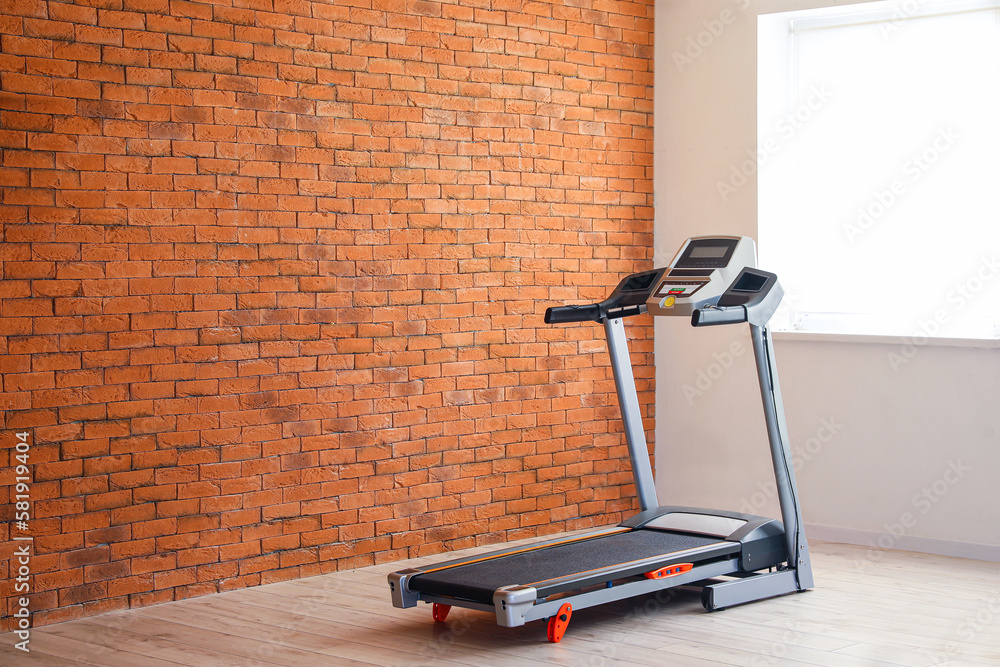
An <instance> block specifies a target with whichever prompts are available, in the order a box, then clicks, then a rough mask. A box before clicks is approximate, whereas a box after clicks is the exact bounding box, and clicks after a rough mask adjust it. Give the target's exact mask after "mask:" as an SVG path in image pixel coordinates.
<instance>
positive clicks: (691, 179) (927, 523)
mask: <svg viewBox="0 0 1000 667" xmlns="http://www.w3.org/2000/svg"><path fill="white" fill-rule="evenodd" d="M831 4H851V3H848V2H824V1H823V0H809V1H806V0H799V1H796V0H749V1H747V0H659V1H658V2H657V3H656V107H655V166H654V169H655V173H654V192H655V202H656V222H655V243H656V260H657V264H658V265H663V264H664V263H665V262H667V261H669V259H670V258H671V256H672V255H673V253H674V252H675V250H676V249H677V248H678V247H679V245H680V243H681V242H682V241H683V240H684V239H685V238H687V237H688V236H695V235H703V234H716V233H717V234H742V235H749V236H753V237H755V238H756V236H757V233H756V232H757V230H756V225H757V222H756V221H757V198H756V182H755V180H754V179H753V178H752V177H751V178H750V179H749V181H748V182H747V184H746V185H745V186H743V187H741V188H739V189H738V191H737V192H736V193H735V194H732V195H731V196H729V197H728V199H727V200H726V201H723V198H722V197H721V196H720V194H719V192H718V190H717V187H716V183H717V182H718V181H720V180H727V179H728V178H729V175H730V170H731V169H732V167H733V165H739V164H740V163H742V162H743V161H745V160H746V159H747V156H748V151H749V152H752V151H753V150H754V148H755V147H756V51H757V45H756V29H757V19H756V16H757V14H759V13H767V12H773V11H788V10H793V9H807V8H810V7H817V6H822V5H831ZM699 42H700V44H699ZM861 159H863V157H862V158H861ZM762 268H765V269H766V268H767V267H762ZM845 268H848V267H845ZM779 278H780V276H779ZM656 326H657V329H656V397H657V398H656V401H657V406H656V407H657V412H656V414H657V421H656V463H657V466H656V468H657V469H656V482H657V490H658V493H659V496H660V502H661V503H663V504H686V505H702V506H708V507H720V508H729V509H736V510H739V509H743V510H744V511H753V512H757V513H760V514H765V515H771V516H777V512H778V510H777V502H776V500H775V499H774V498H773V494H771V493H769V491H768V485H769V484H771V483H772V482H773V474H772V472H771V469H770V461H769V457H768V455H767V451H768V450H767V439H766V434H765V430H764V424H763V415H762V410H761V407H760V395H759V390H758V388H757V384H756V378H755V375H754V367H753V353H752V350H751V349H750V341H749V334H748V332H747V330H746V329H745V328H742V327H740V328H737V327H719V328H715V329H704V330H694V329H692V328H691V326H690V324H689V323H688V322H687V321H685V320H683V318H676V319H673V318H658V319H657V323H656ZM787 336H792V334H789V335H787ZM900 345H901V344H900V342H898V341H896V342H884V343H883V342H863V343H854V342H842V341H841V342H838V341H833V340H829V339H827V340H804V339H802V338H798V339H794V338H793V339H789V338H788V337H786V338H781V339H778V340H777V343H776V351H777V356H778V368H779V370H780V373H781V382H782V389H783V393H784V398H785V409H786V413H787V418H788V426H789V432H790V437H791V442H792V447H793V449H794V450H796V452H797V457H796V458H797V459H798V460H797V465H798V473H797V474H798V477H799V488H800V493H801V497H802V504H803V512H804V516H805V521H806V524H807V526H808V528H809V534H810V535H812V536H813V537H818V538H827V539H837V540H841V541H846V542H854V543H858V544H869V543H872V544H878V545H881V546H883V547H891V548H902V549H912V550H920V551H928V552H935V553H945V554H953V555H968V556H973V557H979V558H988V559H991V560H1000V446H998V445H1000V350H997V349H983V348H958V347H942V346H933V345H926V346H923V347H920V348H919V349H918V351H917V354H916V355H915V356H914V357H913V359H912V360H911V361H909V363H906V364H905V365H903V366H901V367H899V368H898V369H896V370H894V369H893V368H892V366H891V364H890V361H889V355H890V354H891V353H897V354H898V353H899V352H900ZM734 346H735V347H734ZM734 352H735V354H734ZM761 489H764V490H763V491H762V490H761ZM893 533H895V534H893ZM879 556H880V551H879V550H878V549H872V550H870V551H869V559H870V561H871V562H877V561H878V559H879Z"/></svg>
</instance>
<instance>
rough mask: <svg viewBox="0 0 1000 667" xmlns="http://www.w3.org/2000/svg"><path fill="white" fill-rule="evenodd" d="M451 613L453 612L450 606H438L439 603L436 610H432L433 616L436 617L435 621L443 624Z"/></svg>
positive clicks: (435, 606)
mask: <svg viewBox="0 0 1000 667" xmlns="http://www.w3.org/2000/svg"><path fill="white" fill-rule="evenodd" d="M449 611H451V605H450V604H438V603H437V602H435V603H434V608H433V609H431V614H432V615H433V616H434V620H435V621H442V622H443V621H444V619H446V618H448V612H449Z"/></svg>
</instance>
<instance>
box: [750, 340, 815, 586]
mask: <svg viewBox="0 0 1000 667" xmlns="http://www.w3.org/2000/svg"><path fill="white" fill-rule="evenodd" d="M750 338H751V340H752V341H753V352H754V357H755V358H756V361H757V378H758V379H759V380H760V394H761V399H762V400H763V402H764V422H765V424H766V425H767V439H768V441H769V443H770V445H771V460H772V462H773V464H774V481H775V484H776V486H777V490H778V502H779V504H780V505H781V521H782V523H783V524H784V528H785V544H786V546H787V549H788V565H789V566H790V567H792V568H793V569H794V570H795V573H796V580H797V583H798V588H799V590H806V589H809V588H812V587H813V575H812V564H811V563H810V561H809V546H808V543H807V542H806V538H805V532H804V530H803V529H802V510H801V508H800V507H799V499H798V492H797V490H796V489H797V487H796V484H795V468H794V465H793V464H792V453H791V449H790V448H789V445H788V426H787V425H786V423H785V408H784V405H783V404H782V402H781V387H780V386H779V385H778V372H777V368H776V367H775V361H774V343H773V342H772V340H771V335H770V331H768V329H767V327H766V326H757V325H755V324H751V325H750Z"/></svg>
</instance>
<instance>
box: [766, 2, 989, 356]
mask: <svg viewBox="0 0 1000 667" xmlns="http://www.w3.org/2000/svg"><path fill="white" fill-rule="evenodd" d="M758 31H759V35H758V44H759V46H758V52H759V53H758V55H759V58H758V110H757V111H758V115H757V122H758V130H757V131H758V136H757V141H758V149H757V155H756V157H755V162H756V165H757V169H758V172H759V174H758V176H759V180H758V185H759V200H758V201H759V217H758V224H759V254H760V264H761V266H767V267H769V268H772V270H774V271H775V272H776V273H777V274H778V275H779V276H781V281H782V284H783V285H784V287H785V290H786V292H787V293H788V296H787V298H786V302H787V304H788V306H787V307H785V308H784V309H783V311H782V312H781V313H780V315H781V318H780V320H778V321H777V322H776V327H775V329H776V330H778V331H807V332H826V333H841V334H869V335H883V334H884V335H894V336H907V337H910V336H919V337H929V338H934V337H944V338H962V339H977V338H978V339H996V338H998V337H1000V2H997V1H996V0H992V1H990V2H985V1H982V0H979V1H977V2H962V1H951V2H940V1H939V2H932V1H930V0H924V1H920V0H898V1H895V2H875V3H865V4H857V5H851V6H841V7H829V8H825V9H820V10H807V11H797V12H788V13H781V14H770V15H764V16H761V17H760V19H759V24H758ZM751 162H754V161H753V160H751Z"/></svg>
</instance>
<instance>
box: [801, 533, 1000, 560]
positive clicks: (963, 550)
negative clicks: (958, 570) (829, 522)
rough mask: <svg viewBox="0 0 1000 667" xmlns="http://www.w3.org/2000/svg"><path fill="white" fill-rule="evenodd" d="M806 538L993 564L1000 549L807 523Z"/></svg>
mask: <svg viewBox="0 0 1000 667" xmlns="http://www.w3.org/2000/svg"><path fill="white" fill-rule="evenodd" d="M806 537H808V538H813V539H817V540H824V541H827V542H840V543H842V544H856V545H858V546H862V547H873V548H882V549H894V550H897V551H917V552H919V553H925V554H935V555H937V556H954V557H956V558H973V559H975V560H985V561H989V562H992V563H997V562H1000V546H996V545H992V544H978V543H976V542H957V541H955V540H941V539H937V538H934V537H918V536H915V535H899V536H895V535H891V534H889V533H886V532H876V531H874V530H857V529H855V528H836V527H834V526H818V525H816V524H810V523H807V524H806Z"/></svg>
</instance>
